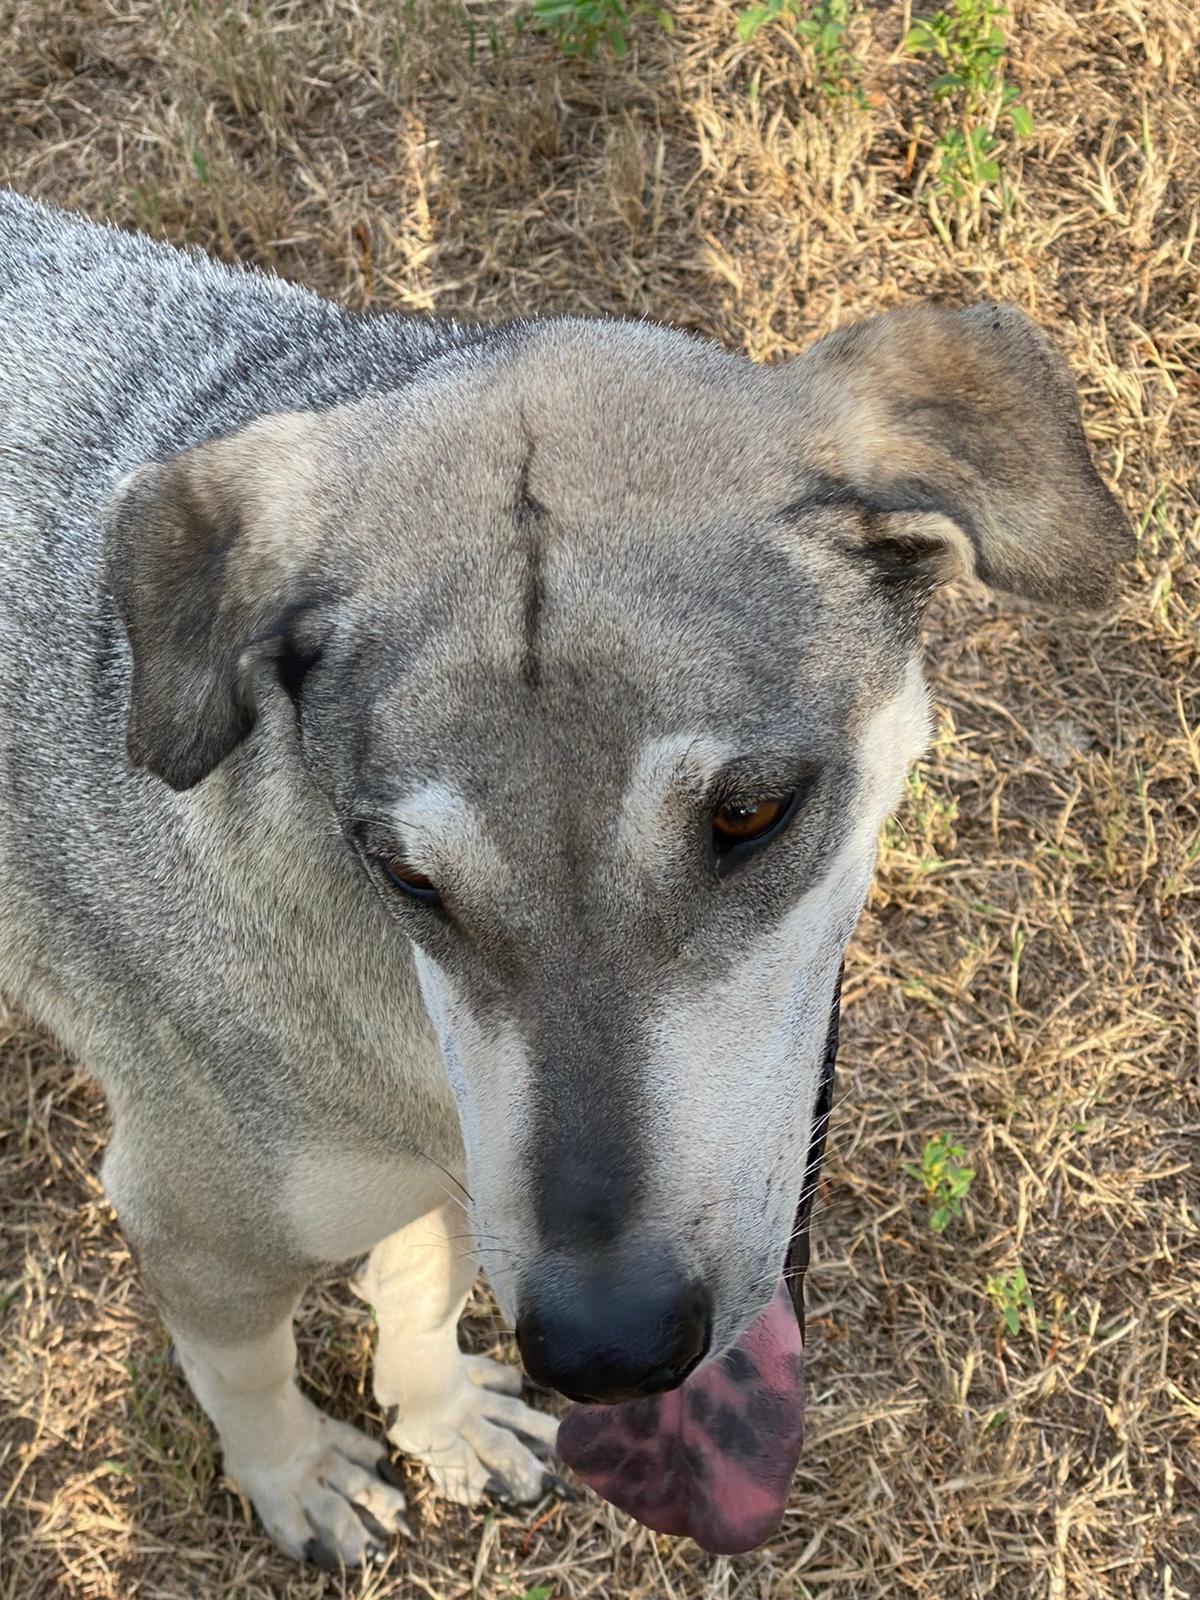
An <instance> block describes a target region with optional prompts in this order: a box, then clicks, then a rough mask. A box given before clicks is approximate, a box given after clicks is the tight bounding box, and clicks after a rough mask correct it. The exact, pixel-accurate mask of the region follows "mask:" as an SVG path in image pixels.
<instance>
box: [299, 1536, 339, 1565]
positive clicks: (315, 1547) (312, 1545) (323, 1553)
mask: <svg viewBox="0 0 1200 1600" xmlns="http://www.w3.org/2000/svg"><path fill="white" fill-rule="evenodd" d="M304 1559H305V1560H306V1561H311V1562H312V1564H313V1566H314V1567H320V1569H321V1571H322V1572H341V1570H342V1562H341V1561H339V1560H338V1558H337V1556H336V1555H335V1554H334V1553H333V1551H332V1550H331V1549H330V1548H329V1546H328V1545H326V1544H322V1542H321V1541H320V1539H310V1540H309V1541H308V1543H307V1544H306V1545H305V1546H304Z"/></svg>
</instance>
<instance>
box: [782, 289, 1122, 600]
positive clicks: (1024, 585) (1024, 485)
mask: <svg viewBox="0 0 1200 1600" xmlns="http://www.w3.org/2000/svg"><path fill="white" fill-rule="evenodd" d="M776 370H778V371H779V372H780V374H781V378H782V381H784V382H785V383H790V384H791V385H792V395H791V404H792V406H793V408H794V407H795V406H796V405H797V403H798V404H799V408H800V410H801V413H802V417H803V425H804V428H805V440H806V462H811V463H812V465H813V466H814V467H815V469H816V476H815V479H814V483H813V492H812V495H811V500H810V498H809V497H808V496H806V497H805V498H804V499H803V500H802V501H801V502H800V504H801V506H804V505H806V504H809V503H811V504H814V505H820V504H826V505H829V504H842V505H849V506H854V507H857V508H859V509H860V510H861V512H862V516H861V518H860V528H859V533H858V535H857V538H858V540H859V543H860V548H861V549H862V550H863V551H864V552H866V553H868V554H870V555H872V556H874V557H875V558H876V559H877V560H878V562H879V563H880V566H881V568H882V570H883V571H884V572H885V573H887V574H888V575H889V576H896V577H905V578H910V579H913V580H915V581H917V582H918V583H923V584H925V585H926V586H932V585H933V584H935V583H938V582H942V581H944V580H945V579H947V578H950V577H954V576H956V575H958V574H963V573H966V574H973V575H975V576H977V577H979V578H981V579H982V580H983V582H985V583H987V584H990V585H991V586H992V587H994V588H996V589H1002V590H1006V591H1008V592H1009V593H1011V594H1018V595H1025V596H1027V597H1028V598H1030V599H1036V600H1046V601H1051V602H1055V603H1058V604H1062V605H1068V606H1082V607H1094V606H1098V605H1101V604H1103V602H1104V601H1105V600H1107V599H1108V598H1109V596H1110V595H1111V593H1112V589H1113V584H1114V580H1115V577H1116V571H1117V564H1118V562H1119V561H1120V560H1121V559H1122V558H1123V557H1125V556H1127V555H1129V554H1131V553H1132V548H1133V539H1132V535H1131V533H1130V531H1129V528H1128V525H1127V523H1126V521H1125V517H1124V514H1123V513H1122V511H1121V509H1120V508H1119V506H1118V505H1117V502H1116V501H1115V500H1114V498H1113V496H1112V495H1111V494H1110V493H1109V491H1108V490H1107V489H1106V488H1105V486H1104V484H1103V483H1102V482H1101V480H1100V477H1099V475H1098V474H1097V472H1096V469H1095V467H1094V466H1093V465H1092V461H1091V457H1090V456H1089V454H1088V448H1087V443H1086V441H1085V439H1084V435H1083V427H1082V424H1081V422H1080V416H1079V402H1078V397H1077V395H1076V391H1075V384H1074V381H1073V380H1072V378H1071V374H1070V372H1069V371H1068V369H1067V365H1066V363H1065V361H1063V359H1062V357H1061V356H1060V355H1058V353H1057V352H1056V351H1055V350H1054V349H1053V347H1052V346H1051V344H1050V342H1049V340H1048V339H1047V338H1046V337H1045V335H1044V334H1043V333H1042V332H1041V330H1040V329H1039V328H1038V327H1037V326H1036V325H1035V324H1034V323H1033V322H1031V321H1030V320H1029V318H1028V317H1027V316H1025V314H1024V313H1023V312H1021V311H1018V310H1017V309H1016V308H1015V307H1012V306H999V305H980V306H973V307H971V308H970V309H969V310H966V311H945V310H940V309H936V308H934V307H928V306H927V307H921V308H917V309H914V310H906V311H893V312H889V313H887V314H886V315H884V316H881V317H877V318H875V319H874V320H872V321H870V322H863V323H859V324H858V325H857V326H854V327H849V328H844V329H841V330H839V331H838V332H837V333H834V334H831V335H830V336H829V337H828V338H826V339H823V340H822V341H821V342H820V343H819V344H817V345H814V347H813V348H812V349H811V350H810V351H808V352H807V353H806V354H805V355H803V356H801V357H800V358H799V359H798V360H796V361H794V362H791V363H789V364H788V365H787V366H786V367H782V368H779V369H776ZM810 447H811V453H810Z"/></svg>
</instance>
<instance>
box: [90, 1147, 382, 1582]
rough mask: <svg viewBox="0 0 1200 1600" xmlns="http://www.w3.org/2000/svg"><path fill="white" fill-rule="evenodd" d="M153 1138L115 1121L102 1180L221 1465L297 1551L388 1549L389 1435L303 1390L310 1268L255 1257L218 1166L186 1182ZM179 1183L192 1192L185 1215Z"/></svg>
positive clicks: (329, 1553)
mask: <svg viewBox="0 0 1200 1600" xmlns="http://www.w3.org/2000/svg"><path fill="white" fill-rule="evenodd" d="M152 1148H153V1147H152V1145H151V1144H150V1142H149V1141H148V1140H146V1139H142V1140H140V1141H138V1140H136V1139H134V1138H132V1137H131V1136H130V1134H129V1132H128V1129H126V1128H124V1127H121V1126H120V1125H119V1126H118V1131H117V1134H116V1136H115V1138H114V1140H113V1144H112V1146H111V1147H110V1150H109V1156H108V1159H107V1160H106V1161H105V1166H104V1181H105V1187H106V1188H107V1190H108V1193H109V1196H110V1198H111V1199H112V1201H113V1203H114V1205H115V1206H116V1208H117V1212H118V1215H119V1216H120V1219H121V1223H122V1227H123V1228H124V1231H125V1233H126V1235H127V1237H128V1238H129V1240H130V1242H131V1244H132V1245H133V1246H134V1248H135V1250H136V1252H137V1255H138V1259H139V1262H140V1265H141V1268H142V1272H143V1274H144V1276H145V1278H146V1279H147V1281H148V1282H149V1285H150V1288H151V1290H152V1291H153V1293H154V1297H155V1299H156V1300H157V1302H158V1305H159V1309H160V1310H161V1312H162V1315H163V1319H164V1321H165V1322H166V1324H167V1327H168V1329H169V1330H170V1333H171V1336H172V1339H173V1340H174V1344H175V1350H176V1353H177V1355H178V1357H179V1362H180V1365H181V1366H182V1368H183V1371H184V1375H185V1376H186V1378H187V1380H188V1383H189V1384H190V1385H191V1388H192V1391H193V1393H194V1394H195V1396H196V1398H197V1400H199V1402H200V1404H201V1406H203V1408H204V1410H205V1412H206V1413H207V1414H208V1416H209V1418H210V1420H211V1421H212V1422H213V1424H214V1426H215V1427H216V1430H217V1433H218V1435H219V1438H220V1443H221V1450H222V1454H223V1457H224V1465H225V1471H226V1472H227V1474H228V1475H229V1477H230V1478H232V1479H233V1481H234V1482H235V1483H236V1484H237V1485H238V1487H239V1488H240V1489H241V1490H242V1491H243V1492H244V1493H245V1494H246V1495H247V1497H248V1498H249V1499H250V1500H251V1501H252V1502H253V1504H254V1508H255V1510H256V1511H257V1512H258V1514H259V1516H260V1517H261V1518H262V1520H263V1523H264V1524H265V1526H266V1528H267V1531H268V1532H269V1533H270V1535H271V1537H272V1538H273V1539H274V1540H275V1542H276V1544H278V1545H279V1546H280V1548H281V1549H282V1550H284V1551H286V1552H287V1553H288V1554H289V1555H291V1556H295V1557H296V1558H298V1559H304V1558H307V1559H308V1560H310V1561H315V1562H316V1563H317V1564H318V1565H320V1566H323V1567H325V1568H327V1569H329V1570H331V1571H337V1570H339V1569H340V1568H341V1567H343V1566H345V1567H352V1566H357V1565H360V1564H361V1563H363V1562H364V1561H370V1560H372V1559H374V1558H376V1557H377V1556H380V1555H382V1554H383V1551H384V1548H385V1545H386V1543H387V1541H388V1540H389V1539H390V1538H391V1537H392V1535H393V1534H395V1533H396V1532H397V1531H407V1524H406V1523H405V1520H404V1496H403V1495H402V1494H401V1493H400V1490H399V1488H398V1487H396V1483H395V1475H394V1473H393V1472H392V1469H391V1466H390V1464H389V1462H388V1459H387V1455H386V1453H385V1450H384V1447H383V1445H382V1444H381V1443H380V1442H378V1441H377V1440H373V1439H370V1438H368V1437H367V1435H366V1434H364V1433H360V1432H359V1430H358V1429H357V1428H352V1427H350V1426H349V1425H348V1424H347V1423H344V1422H335V1421H334V1420H333V1419H332V1418H331V1417H327V1416H325V1415H324V1413H323V1412H321V1411H319V1410H318V1409H317V1407H316V1406H315V1405H313V1403H312V1401H311V1400H309V1399H307V1398H306V1397H305V1396H304V1395H303V1394H301V1392H300V1390H299V1389H298V1388H297V1386H296V1342H295V1338H294V1336H293V1333H292V1314H293V1312H294V1310H295V1307H296V1302H297V1300H298V1299H299V1296H300V1293H301V1291H302V1289H303V1287H304V1283H305V1279H306V1277H307V1272H306V1270H305V1268H304V1266H303V1265H301V1264H300V1263H291V1264H289V1262H288V1261H287V1260H285V1259H282V1258H281V1257H280V1256H278V1255H272V1256H270V1257H260V1256H258V1255H256V1254H255V1253H254V1249H253V1246H252V1238H253V1235H252V1232H251V1230H250V1229H249V1228H247V1227H246V1226H245V1225H244V1224H239V1221H238V1214H237V1211H236V1209H234V1208H232V1207H229V1208H227V1207H225V1206H223V1205H222V1204H221V1202H220V1199H219V1189H218V1186H217V1185H216V1184H215V1183H214V1182H212V1181H211V1175H210V1181H209V1182H208V1183H207V1184H202V1183H196V1184H194V1185H193V1186H192V1187H191V1188H190V1190H188V1186H187V1185H186V1184H183V1185H181V1184H180V1182H179V1180H178V1173H177V1172H172V1171H171V1170H169V1169H167V1168H165V1167H163V1166H161V1165H160V1164H158V1163H157V1162H156V1161H155V1160H154V1159H153V1157H152V1156H151V1155H148V1151H151V1150H152ZM181 1186H182V1187H183V1188H184V1189H185V1190H187V1192H189V1193H190V1196H191V1199H192V1205H191V1207H190V1209H189V1211H188V1212H186V1213H184V1212H182V1211H181V1208H180V1204H179V1198H178V1190H179V1188H180V1187H181ZM202 1208H203V1209H204V1211H205V1213H206V1215H205V1226H203V1228H202V1229H201V1228H199V1227H198V1219H199V1217H200V1214H201V1211H202ZM198 1233H199V1234H200V1235H201V1236H200V1237H198ZM239 1247H240V1248H239Z"/></svg>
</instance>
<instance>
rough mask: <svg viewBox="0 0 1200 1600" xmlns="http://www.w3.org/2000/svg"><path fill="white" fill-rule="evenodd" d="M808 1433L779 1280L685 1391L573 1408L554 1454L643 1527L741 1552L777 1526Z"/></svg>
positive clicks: (799, 1364)
mask: <svg viewBox="0 0 1200 1600" xmlns="http://www.w3.org/2000/svg"><path fill="white" fill-rule="evenodd" d="M803 1441H804V1346H803V1341H802V1339H801V1336H800V1328H799V1325H798V1323H797V1321H796V1311H795V1307H794V1306H793V1304H792V1297H791V1295H790V1294H789V1293H788V1289H787V1285H786V1284H785V1283H784V1281H783V1279H782V1278H781V1279H780V1281H779V1287H778V1288H777V1289H776V1291H775V1295H774V1298H773V1299H772V1301H771V1303H770V1305H769V1306H768V1307H767V1309H766V1310H765V1311H764V1312H762V1313H761V1314H760V1315H759V1316H758V1317H756V1318H755V1320H754V1321H753V1322H752V1323H751V1324H750V1326H749V1327H748V1328H747V1329H746V1332H745V1333H744V1334H743V1335H742V1337H741V1338H740V1339H739V1340H738V1342H737V1343H736V1344H735V1345H734V1346H732V1348H731V1349H729V1350H726V1351H725V1353H724V1355H720V1356H714V1357H713V1359H712V1360H711V1361H706V1362H705V1363H704V1364H703V1365H702V1366H699V1367H697V1368H696V1370H695V1372H693V1373H692V1375H691V1377H690V1378H688V1379H687V1381H686V1382H685V1383H684V1384H682V1385H681V1386H680V1388H678V1389H673V1390H672V1391H671V1392H670V1393H669V1394H660V1395H652V1396H651V1397H650V1398H648V1399H645V1400H630V1401H627V1402H625V1403H624V1404H622V1405H615V1406H581V1405H575V1406H572V1407H571V1409H570V1410H569V1411H568V1412H567V1414H566V1416H565V1417H564V1418H563V1421H562V1423H561V1425H560V1427H559V1430H558V1453H559V1455H560V1456H561V1457H562V1459H563V1460H564V1461H565V1462H566V1463H567V1465H568V1466H569V1467H573V1468H574V1470H575V1471H576V1472H577V1473H578V1474H579V1476H580V1477H581V1478H582V1479H583V1480H584V1482H585V1483H587V1484H589V1485H590V1486H591V1487H592V1488H593V1489H594V1490H595V1491H596V1493H597V1494H599V1495H601V1496H602V1497H603V1498H604V1499H605V1500H610V1501H611V1502H612V1504H613V1505H615V1506H619V1507H620V1508H621V1510H622V1511H627V1512H628V1513H629V1515H630V1516H632V1517H636V1518H637V1520H638V1521H639V1522H644V1523H645V1524H646V1526H647V1527H648V1528H654V1529H655V1530H656V1531H657V1532H658V1533H671V1534H688V1535H690V1536H691V1537H692V1538H693V1539H694V1540H695V1541H696V1543H697V1544H698V1545H700V1546H701V1548H702V1549H705V1550H709V1551H711V1552H712V1553H713V1554H714V1555H740V1554H741V1553H742V1552H743V1551H746V1550H753V1549H754V1547H755V1546H756V1545H760V1544H762V1543H763V1541H764V1540H765V1539H768V1538H770V1536H771V1535H772V1534H773V1533H774V1532H775V1530H776V1529H777V1528H778V1526H779V1523H780V1520H781V1518H782V1516H783V1512H784V1508H785V1506H786V1505H787V1497H788V1490H789V1489H790V1487H791V1482H792V1474H793V1473H794V1472H795V1470H796V1462H797V1461H798V1459H799V1457H800V1446H801V1444H802V1443H803Z"/></svg>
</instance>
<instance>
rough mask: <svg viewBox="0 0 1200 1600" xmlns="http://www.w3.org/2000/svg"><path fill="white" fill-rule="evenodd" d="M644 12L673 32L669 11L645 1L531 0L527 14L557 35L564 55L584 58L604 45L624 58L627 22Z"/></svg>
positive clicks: (621, 59) (627, 40)
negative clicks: (530, 6) (650, 14)
mask: <svg viewBox="0 0 1200 1600" xmlns="http://www.w3.org/2000/svg"><path fill="white" fill-rule="evenodd" d="M647 12H650V13H652V14H653V15H654V16H655V17H657V18H658V21H659V24H660V26H661V27H662V28H663V29H664V30H665V31H666V32H667V33H671V32H673V30H674V27H675V23H674V19H673V18H672V16H671V13H670V12H669V11H666V10H664V9H663V8H662V7H661V6H655V5H651V4H649V3H648V0H533V5H532V8H531V10H530V13H529V14H530V17H531V19H532V21H533V26H534V27H535V28H540V29H541V30H542V31H543V32H545V33H553V34H555V35H556V36H557V38H558V42H559V44H560V46H561V47H562V52H563V54H564V55H567V56H579V57H582V58H583V59H584V60H585V61H586V60H588V59H589V58H590V57H592V56H594V55H595V53H596V50H597V49H598V48H599V46H600V45H601V44H604V45H607V47H608V50H609V53H610V54H611V55H613V56H615V57H616V59H617V60H618V61H623V60H624V58H625V57H626V56H627V55H628V54H629V25H630V22H631V21H632V19H633V18H634V17H637V16H642V15H644V14H645V13H647Z"/></svg>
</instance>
